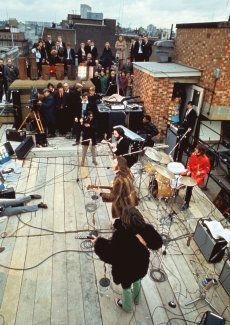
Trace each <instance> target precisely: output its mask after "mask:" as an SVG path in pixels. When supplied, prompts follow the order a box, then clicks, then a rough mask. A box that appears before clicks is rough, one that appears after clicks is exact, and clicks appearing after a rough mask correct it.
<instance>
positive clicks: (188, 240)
mask: <svg viewBox="0 0 230 325" xmlns="http://www.w3.org/2000/svg"><path fill="white" fill-rule="evenodd" d="M191 240H192V236H191V235H189V236H188V239H187V246H188V247H189V246H190V243H191Z"/></svg>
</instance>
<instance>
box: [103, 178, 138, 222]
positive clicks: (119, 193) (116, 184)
mask: <svg viewBox="0 0 230 325" xmlns="http://www.w3.org/2000/svg"><path fill="white" fill-rule="evenodd" d="M133 182H134V179H133V177H132V176H131V175H127V176H123V175H121V174H120V173H119V172H118V173H117V174H116V176H115V178H114V181H113V187H112V189H111V192H110V193H101V197H102V200H103V201H104V202H112V217H113V218H120V216H121V215H122V212H123V209H124V208H125V207H126V206H127V205H130V206H136V205H137V196H136V192H135V188H134V185H133Z"/></svg>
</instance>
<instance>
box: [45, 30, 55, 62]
mask: <svg viewBox="0 0 230 325" xmlns="http://www.w3.org/2000/svg"><path fill="white" fill-rule="evenodd" d="M54 46H55V43H54V41H53V40H52V36H51V35H47V41H46V42H45V48H46V52H47V54H48V58H49V61H50V58H51V51H52V49H53V47H54Z"/></svg>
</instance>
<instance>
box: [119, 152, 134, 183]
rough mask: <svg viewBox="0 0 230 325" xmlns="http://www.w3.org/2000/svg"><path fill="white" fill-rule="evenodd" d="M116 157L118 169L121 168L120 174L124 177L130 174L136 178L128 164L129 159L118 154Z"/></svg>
mask: <svg viewBox="0 0 230 325" xmlns="http://www.w3.org/2000/svg"><path fill="white" fill-rule="evenodd" d="M115 159H116V160H117V170H119V172H120V174H121V175H122V176H123V177H126V176H130V177H132V179H134V177H133V174H132V173H131V171H130V169H129V167H128V165H127V160H126V159H125V158H124V157H122V156H117V157H116V158H115Z"/></svg>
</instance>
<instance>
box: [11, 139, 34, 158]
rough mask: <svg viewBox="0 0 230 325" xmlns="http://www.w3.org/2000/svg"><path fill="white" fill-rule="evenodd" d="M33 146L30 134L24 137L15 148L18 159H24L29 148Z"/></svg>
mask: <svg viewBox="0 0 230 325" xmlns="http://www.w3.org/2000/svg"><path fill="white" fill-rule="evenodd" d="M33 146H34V140H33V137H32V136H28V137H26V138H25V139H24V140H23V141H22V143H20V145H19V146H18V147H17V148H16V149H15V153H16V156H17V158H18V159H24V158H25V157H26V156H27V155H28V153H29V152H30V150H31V149H32V148H33Z"/></svg>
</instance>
